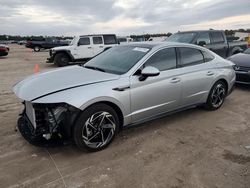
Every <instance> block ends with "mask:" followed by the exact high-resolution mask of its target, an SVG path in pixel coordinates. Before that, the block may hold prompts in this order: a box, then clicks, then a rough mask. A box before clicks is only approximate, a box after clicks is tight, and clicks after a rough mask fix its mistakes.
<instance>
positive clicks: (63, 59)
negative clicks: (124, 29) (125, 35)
mask: <svg viewBox="0 0 250 188" xmlns="http://www.w3.org/2000/svg"><path fill="white" fill-rule="evenodd" d="M116 45H118V40H117V38H116V35H114V34H100V35H82V36H76V37H74V39H73V40H72V41H71V43H70V45H69V46H60V47H55V48H52V49H50V51H49V55H50V57H49V58H47V63H54V64H55V65H57V66H60V67H61V66H66V65H68V64H70V63H71V62H86V61H88V60H89V59H91V58H92V57H94V56H96V55H98V54H99V53H101V52H103V51H105V50H107V49H109V48H111V47H113V46H116Z"/></svg>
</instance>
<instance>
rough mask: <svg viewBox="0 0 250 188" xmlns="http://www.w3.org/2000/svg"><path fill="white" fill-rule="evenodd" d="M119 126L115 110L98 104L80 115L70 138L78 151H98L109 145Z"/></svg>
mask: <svg viewBox="0 0 250 188" xmlns="http://www.w3.org/2000/svg"><path fill="white" fill-rule="evenodd" d="M119 126H120V125H119V118H118V116H117V113H116V112H115V110H114V109H113V108H112V107H110V106H108V105H106V104H102V103H99V104H95V105H92V106H90V107H88V108H87V109H86V110H84V111H83V112H82V113H81V114H80V116H79V117H78V119H77V121H76V124H75V125H74V127H73V135H72V137H73V140H74V142H75V144H76V146H77V147H78V148H79V149H80V150H88V151H92V152H93V151H99V150H102V149H104V148H106V147H107V146H108V145H109V144H111V142H112V141H113V139H114V138H115V135H116V134H117V132H118V131H119Z"/></svg>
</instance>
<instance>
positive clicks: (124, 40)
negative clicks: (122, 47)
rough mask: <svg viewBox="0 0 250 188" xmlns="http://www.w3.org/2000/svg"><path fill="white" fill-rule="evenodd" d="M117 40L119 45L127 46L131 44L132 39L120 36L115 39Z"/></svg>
mask: <svg viewBox="0 0 250 188" xmlns="http://www.w3.org/2000/svg"><path fill="white" fill-rule="evenodd" d="M117 40H118V42H119V44H127V43H129V42H133V39H132V38H130V37H122V36H119V37H117Z"/></svg>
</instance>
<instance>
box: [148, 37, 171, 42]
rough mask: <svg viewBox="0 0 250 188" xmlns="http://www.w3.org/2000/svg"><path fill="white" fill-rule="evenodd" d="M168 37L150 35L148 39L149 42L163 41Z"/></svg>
mask: <svg viewBox="0 0 250 188" xmlns="http://www.w3.org/2000/svg"><path fill="white" fill-rule="evenodd" d="M167 38H168V37H150V38H149V39H148V40H147V41H149V42H163V41H165V40H166V39H167Z"/></svg>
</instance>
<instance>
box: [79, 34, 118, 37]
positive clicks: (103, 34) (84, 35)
mask: <svg viewBox="0 0 250 188" xmlns="http://www.w3.org/2000/svg"><path fill="white" fill-rule="evenodd" d="M110 35H113V36H115V34H92V35H91V34H90V35H80V37H86V36H88V37H91V36H110Z"/></svg>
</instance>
